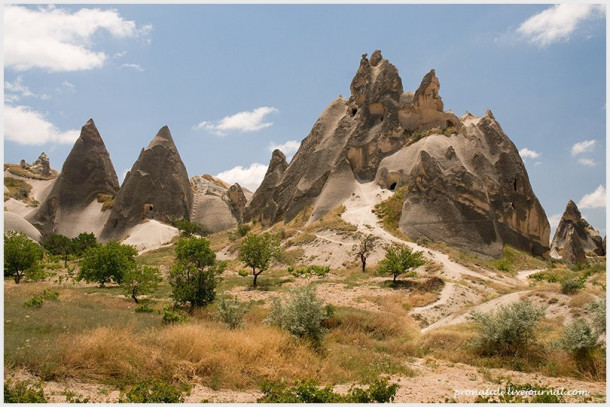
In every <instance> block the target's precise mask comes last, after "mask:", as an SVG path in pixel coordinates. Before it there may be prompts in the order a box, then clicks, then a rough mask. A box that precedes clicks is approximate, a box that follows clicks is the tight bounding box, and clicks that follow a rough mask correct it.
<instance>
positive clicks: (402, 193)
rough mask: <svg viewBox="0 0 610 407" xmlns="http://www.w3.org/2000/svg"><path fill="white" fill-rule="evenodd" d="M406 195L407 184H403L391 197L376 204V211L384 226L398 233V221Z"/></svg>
mask: <svg viewBox="0 0 610 407" xmlns="http://www.w3.org/2000/svg"><path fill="white" fill-rule="evenodd" d="M406 196H407V186H406V185H403V186H401V187H400V188H397V189H396V191H394V194H393V195H392V196H391V197H389V198H388V199H386V200H385V201H381V202H379V203H378V204H377V205H375V213H376V214H377V217H379V219H381V223H382V225H383V228H384V229H386V230H387V231H388V232H391V233H396V232H397V231H398V222H399V221H400V216H401V215H402V205H403V203H404V201H405V197H406Z"/></svg>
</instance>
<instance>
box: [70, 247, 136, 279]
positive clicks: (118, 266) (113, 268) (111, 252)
mask: <svg viewBox="0 0 610 407" xmlns="http://www.w3.org/2000/svg"><path fill="white" fill-rule="evenodd" d="M137 254H138V252H137V251H136V249H135V248H134V247H133V246H128V245H123V244H120V243H117V242H108V243H106V244H105V245H100V246H97V247H92V248H89V249H87V251H86V252H85V254H84V257H83V259H82V260H81V262H80V271H79V273H78V276H77V279H78V280H85V281H86V282H92V281H95V282H97V283H99V284H100V286H102V287H103V286H104V285H105V284H106V283H109V282H112V281H113V282H115V283H118V284H121V283H122V282H123V279H124V277H125V273H127V272H128V271H129V270H131V269H133V268H135V267H136V260H135V256H136V255H137Z"/></svg>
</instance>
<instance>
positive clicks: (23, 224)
mask: <svg viewBox="0 0 610 407" xmlns="http://www.w3.org/2000/svg"><path fill="white" fill-rule="evenodd" d="M8 231H15V232H21V233H23V234H24V235H26V236H27V237H29V238H30V239H32V240H33V241H35V242H38V243H40V241H41V240H42V236H41V234H40V232H39V231H38V229H36V228H35V227H34V226H32V224H31V223H30V222H28V221H27V220H25V219H23V218H22V217H21V216H19V215H17V214H15V213H13V212H8V211H7V212H4V232H8Z"/></svg>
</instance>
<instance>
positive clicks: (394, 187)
mask: <svg viewBox="0 0 610 407" xmlns="http://www.w3.org/2000/svg"><path fill="white" fill-rule="evenodd" d="M395 189H396V182H392V185H390V191H394V190H395Z"/></svg>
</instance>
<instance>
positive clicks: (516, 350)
mask: <svg viewBox="0 0 610 407" xmlns="http://www.w3.org/2000/svg"><path fill="white" fill-rule="evenodd" d="M544 313H545V312H544V310H543V309H539V308H536V307H534V306H533V305H532V303H531V302H529V301H528V300H522V301H519V302H516V303H514V304H510V305H504V306H500V307H499V308H498V309H497V310H496V311H495V312H494V311H490V312H488V313H485V314H483V313H479V312H473V313H471V314H470V315H469V317H468V318H469V319H470V320H472V321H474V322H475V323H477V325H478V328H479V330H480V332H481V337H480V338H479V340H478V341H477V343H476V345H477V347H478V348H479V350H480V351H481V352H482V353H483V354H486V355H493V354H499V355H510V356H523V355H524V354H525V353H526V352H527V350H528V347H529V346H530V345H531V344H532V343H534V342H535V340H536V336H535V328H536V326H537V325H538V322H539V321H540V320H541V319H542V317H544Z"/></svg>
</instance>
